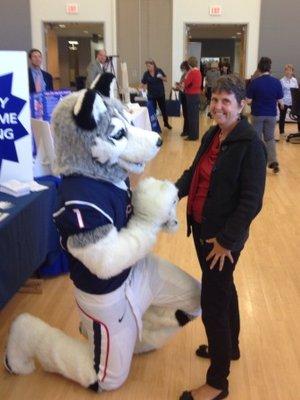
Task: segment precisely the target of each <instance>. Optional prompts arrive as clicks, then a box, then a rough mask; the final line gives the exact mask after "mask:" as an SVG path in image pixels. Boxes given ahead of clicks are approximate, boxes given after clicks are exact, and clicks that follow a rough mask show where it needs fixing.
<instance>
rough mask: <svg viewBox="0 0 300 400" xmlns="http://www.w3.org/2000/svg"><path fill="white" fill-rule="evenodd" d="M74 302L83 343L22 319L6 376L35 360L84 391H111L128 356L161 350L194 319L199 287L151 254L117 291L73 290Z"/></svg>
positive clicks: (127, 366) (119, 381) (12, 336)
mask: <svg viewBox="0 0 300 400" xmlns="http://www.w3.org/2000/svg"><path fill="white" fill-rule="evenodd" d="M75 298H76V302H77V305H78V308H79V313H80V318H81V327H82V329H83V331H84V334H85V335H87V336H88V341H82V340H76V339H73V338H71V337H69V336H67V335H66V334H64V333H63V332H62V331H60V330H58V329H56V328H52V327H50V326H49V325H48V324H46V323H44V322H43V321H41V320H40V319H38V318H35V317H33V316H31V315H29V314H22V315H20V316H19V317H18V318H17V319H16V320H15V321H14V323H13V325H12V327H11V332H10V336H9V341H8V344H7V356H6V367H7V368H8V369H9V370H10V371H11V372H14V373H18V374H29V373H31V372H33V370H34V368H35V364H34V358H37V359H38V361H39V362H40V363H41V365H42V367H43V368H44V369H45V370H47V371H50V372H56V373H60V374H62V375H64V376H65V377H66V378H69V379H72V380H74V381H76V382H78V383H80V384H81V385H82V386H84V387H89V388H91V389H93V390H95V391H97V392H101V391H102V390H112V389H116V388H118V387H120V386H121V385H122V383H123V382H124V381H125V380H126V378H127V376H128V373H129V369H130V364H131V359H132V355H133V353H141V352H147V351H150V350H154V349H157V348H159V347H161V346H162V345H163V344H164V343H165V342H166V341H167V339H168V338H169V337H170V336H171V335H172V334H174V333H175V332H176V331H178V330H179V329H180V326H182V325H184V324H185V323H186V322H188V321H189V320H190V319H192V318H193V317H196V316H198V315H199V314H200V284H199V283H198V282H197V281H196V280H195V279H194V278H192V277H191V276H190V275H188V274H186V273H185V272H184V271H182V270H181V269H179V268H177V267H175V266H174V265H172V264H170V263H168V262H167V261H165V260H162V259H160V258H157V257H154V256H152V255H149V256H147V257H146V258H144V259H143V260H141V261H139V262H138V263H137V265H136V266H135V267H134V268H132V270H131V273H130V275H129V277H128V278H127V280H126V281H125V282H124V284H123V285H122V286H121V287H120V288H118V289H117V290H115V291H113V292H111V293H108V294H105V295H91V294H87V293H84V292H82V291H80V290H78V289H75ZM179 305H180V309H178V306H179Z"/></svg>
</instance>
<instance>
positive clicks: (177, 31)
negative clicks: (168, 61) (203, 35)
mask: <svg viewBox="0 0 300 400" xmlns="http://www.w3.org/2000/svg"><path fill="white" fill-rule="evenodd" d="M260 3H261V0H243V1H240V0H216V1H212V0H185V1H183V0H173V43H172V49H173V53H172V54H173V57H172V71H173V74H172V75H173V81H176V80H178V79H179V77H180V70H179V65H180V63H181V62H182V60H183V59H184V58H185V54H184V46H185V39H184V38H185V24H186V23H194V24H247V25H248V38H247V54H246V77H250V75H251V74H252V73H253V71H255V69H256V66H257V57H258V44H259V43H258V41H259V22H260ZM212 5H220V6H221V7H222V15H221V16H219V17H212V16H210V15H209V7H210V6H212Z"/></svg>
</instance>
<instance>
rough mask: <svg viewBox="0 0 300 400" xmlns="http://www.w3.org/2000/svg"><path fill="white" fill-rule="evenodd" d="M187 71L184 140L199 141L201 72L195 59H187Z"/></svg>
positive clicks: (185, 79) (184, 83)
mask: <svg viewBox="0 0 300 400" xmlns="http://www.w3.org/2000/svg"><path fill="white" fill-rule="evenodd" d="M187 62H188V64H189V67H190V69H189V71H188V72H187V74H186V75H185V78H184V81H183V86H184V94H185V98H186V109H187V124H188V130H189V131H188V136H187V137H186V138H185V140H198V139H199V107H200V92H201V89H200V88H201V81H202V77H201V72H200V70H199V68H197V65H198V61H197V58H196V57H189V59H188V60H187Z"/></svg>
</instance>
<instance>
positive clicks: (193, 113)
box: [185, 94, 200, 140]
mask: <svg viewBox="0 0 300 400" xmlns="http://www.w3.org/2000/svg"><path fill="white" fill-rule="evenodd" d="M185 97H186V108H187V119H188V129H189V131H188V132H187V133H188V134H189V138H190V139H194V140H196V139H198V138H199V108H200V94H185Z"/></svg>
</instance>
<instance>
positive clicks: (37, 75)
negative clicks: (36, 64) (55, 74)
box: [30, 67, 46, 92]
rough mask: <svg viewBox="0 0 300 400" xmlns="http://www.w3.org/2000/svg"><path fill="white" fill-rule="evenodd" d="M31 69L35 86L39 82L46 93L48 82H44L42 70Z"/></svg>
mask: <svg viewBox="0 0 300 400" xmlns="http://www.w3.org/2000/svg"><path fill="white" fill-rule="evenodd" d="M30 69H31V73H32V77H33V81H34V84H35V85H36V82H37V81H39V82H40V86H41V92H44V91H45V90H46V82H45V80H44V76H43V73H42V70H41V69H40V68H32V67H31V68H30Z"/></svg>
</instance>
